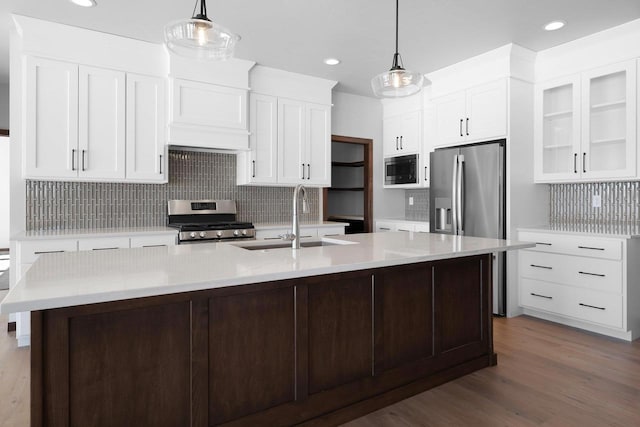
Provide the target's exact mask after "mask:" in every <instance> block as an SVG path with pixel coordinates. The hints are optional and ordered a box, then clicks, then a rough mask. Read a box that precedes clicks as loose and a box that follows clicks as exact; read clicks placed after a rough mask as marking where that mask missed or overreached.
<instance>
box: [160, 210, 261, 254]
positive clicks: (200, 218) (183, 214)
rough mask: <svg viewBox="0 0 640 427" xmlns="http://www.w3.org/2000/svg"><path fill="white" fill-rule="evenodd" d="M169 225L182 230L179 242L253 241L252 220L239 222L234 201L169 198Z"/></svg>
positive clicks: (254, 234) (254, 233)
mask: <svg viewBox="0 0 640 427" xmlns="http://www.w3.org/2000/svg"><path fill="white" fill-rule="evenodd" d="M168 205H169V206H168V213H169V219H168V225H169V227H174V228H177V229H178V230H179V233H178V243H180V244H185V243H194V242H212V241H230V240H253V239H255V237H256V230H255V229H254V227H253V224H251V223H250V222H238V221H236V202H235V201H233V200H169V203H168Z"/></svg>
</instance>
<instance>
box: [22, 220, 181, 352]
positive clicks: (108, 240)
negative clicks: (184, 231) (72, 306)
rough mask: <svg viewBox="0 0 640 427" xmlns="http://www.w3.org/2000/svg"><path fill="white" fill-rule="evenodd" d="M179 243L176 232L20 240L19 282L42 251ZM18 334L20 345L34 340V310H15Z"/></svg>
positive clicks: (73, 250) (53, 251)
mask: <svg viewBox="0 0 640 427" xmlns="http://www.w3.org/2000/svg"><path fill="white" fill-rule="evenodd" d="M176 243H177V232H176V233H169V234H167V233H161V234H157V233H155V234H154V233H153V232H150V233H149V234H139V235H136V236H131V237H129V236H109V237H83V238H61V239H58V238H50V239H34V240H31V239H30V240H21V241H17V242H16V244H15V253H16V265H18V266H19V267H18V274H16V278H15V282H14V283H12V286H13V284H15V283H17V282H18V281H19V280H20V279H21V278H22V276H24V275H25V274H26V273H27V271H28V270H29V269H30V268H31V266H32V265H33V263H34V262H35V261H36V260H37V259H38V257H39V256H40V255H45V254H56V253H64V252H77V251H101V250H112V249H126V248H144V247H156V246H173V245H175V244H176ZM16 338H17V340H18V346H19V347H23V346H28V345H29V344H30V342H31V313H30V312H22V313H16Z"/></svg>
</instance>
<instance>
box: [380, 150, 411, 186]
mask: <svg viewBox="0 0 640 427" xmlns="http://www.w3.org/2000/svg"><path fill="white" fill-rule="evenodd" d="M417 183H418V155H417V154H411V155H409V156H398V157H387V158H385V159H384V185H400V184H417Z"/></svg>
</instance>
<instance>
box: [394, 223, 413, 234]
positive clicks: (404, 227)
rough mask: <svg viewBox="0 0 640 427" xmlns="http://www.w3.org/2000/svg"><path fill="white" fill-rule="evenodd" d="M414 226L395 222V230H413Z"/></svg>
mask: <svg viewBox="0 0 640 427" xmlns="http://www.w3.org/2000/svg"><path fill="white" fill-rule="evenodd" d="M415 229H416V226H415V225H414V224H396V225H395V231H404V232H410V231H411V232H413V231H415Z"/></svg>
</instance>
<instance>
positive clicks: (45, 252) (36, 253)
mask: <svg viewBox="0 0 640 427" xmlns="http://www.w3.org/2000/svg"><path fill="white" fill-rule="evenodd" d="M63 252H64V251H35V252H34V254H35V255H42V254H61V253H63Z"/></svg>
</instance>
